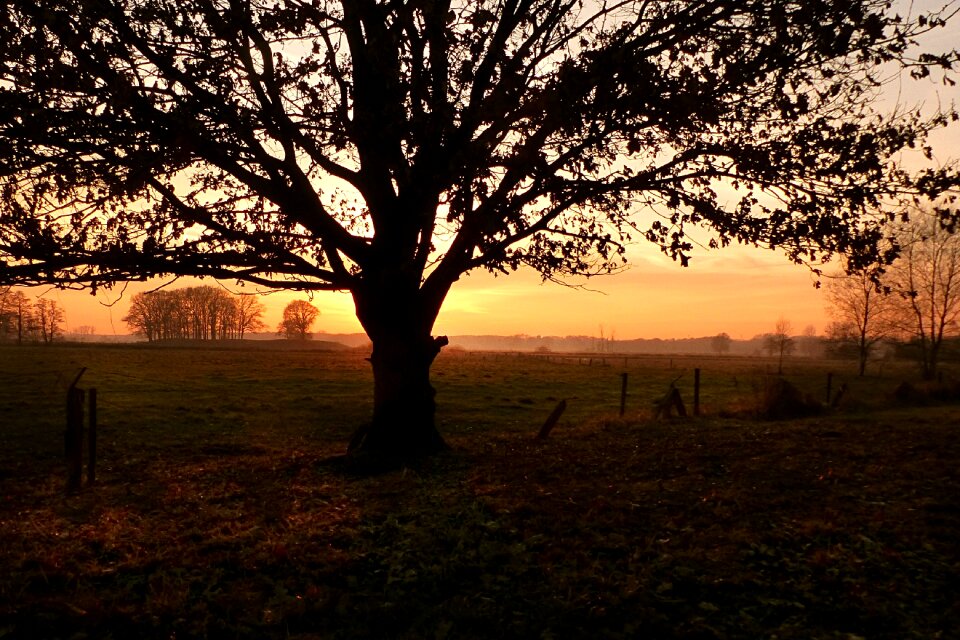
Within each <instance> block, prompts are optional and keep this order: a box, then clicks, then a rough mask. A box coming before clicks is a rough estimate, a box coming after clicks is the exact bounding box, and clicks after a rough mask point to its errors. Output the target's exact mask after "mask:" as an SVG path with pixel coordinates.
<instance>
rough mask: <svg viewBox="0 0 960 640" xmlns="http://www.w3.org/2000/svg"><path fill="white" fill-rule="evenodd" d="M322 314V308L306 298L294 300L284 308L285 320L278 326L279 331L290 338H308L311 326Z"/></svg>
mask: <svg viewBox="0 0 960 640" xmlns="http://www.w3.org/2000/svg"><path fill="white" fill-rule="evenodd" d="M319 315H320V310H319V309H317V308H316V307H315V306H313V305H312V304H310V303H309V302H307V301H305V300H294V301H293V302H291V303H290V304H288V305H287V306H286V307H284V309H283V320H281V321H280V325H279V326H278V327H277V333H279V334H280V335H282V336H285V337H286V338H287V339H288V340H306V339H307V338H309V337H310V327H311V326H313V323H314V321H316V319H317V317H318V316H319Z"/></svg>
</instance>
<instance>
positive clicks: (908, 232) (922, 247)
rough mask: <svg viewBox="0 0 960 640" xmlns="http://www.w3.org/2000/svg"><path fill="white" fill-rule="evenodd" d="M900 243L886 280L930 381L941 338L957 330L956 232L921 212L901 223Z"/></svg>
mask: <svg viewBox="0 0 960 640" xmlns="http://www.w3.org/2000/svg"><path fill="white" fill-rule="evenodd" d="M899 241H900V243H901V245H902V247H903V249H902V252H901V255H900V258H899V259H898V260H897V261H896V262H894V264H893V265H892V266H891V267H890V269H889V272H888V278H887V281H888V282H889V284H890V285H891V287H892V288H893V289H894V291H895V292H896V293H897V294H899V295H900V296H901V298H902V299H903V301H904V303H903V304H902V305H901V310H902V313H901V314H900V315H899V317H900V320H899V321H900V323H901V326H902V327H903V328H904V330H905V331H907V332H909V334H908V335H912V336H913V338H914V340H915V342H916V344H917V347H918V349H919V354H920V368H921V373H922V375H923V377H924V379H927V380H932V379H934V378H935V377H936V375H937V367H938V365H939V360H940V352H941V348H942V346H943V341H944V338H945V337H948V336H949V335H951V334H952V333H955V332H957V329H958V323H957V321H958V318H960V235H956V234H953V233H950V232H949V231H948V230H947V229H944V228H943V226H942V225H941V218H940V217H939V216H938V215H937V212H936V211H927V212H923V211H921V212H915V217H914V219H913V221H912V222H910V223H908V224H906V225H904V226H903V227H902V229H901V231H900V234H899Z"/></svg>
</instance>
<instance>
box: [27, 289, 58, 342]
mask: <svg viewBox="0 0 960 640" xmlns="http://www.w3.org/2000/svg"><path fill="white" fill-rule="evenodd" d="M34 319H35V321H36V326H37V330H38V332H39V336H40V339H41V340H42V341H43V343H44V344H51V343H53V341H54V340H56V339H57V338H59V337H61V336H62V335H63V323H64V320H65V315H64V312H63V308H62V307H61V306H60V304H59V303H58V302H57V301H56V300H50V299H47V298H40V299H39V300H37V303H36V304H35V305H34Z"/></svg>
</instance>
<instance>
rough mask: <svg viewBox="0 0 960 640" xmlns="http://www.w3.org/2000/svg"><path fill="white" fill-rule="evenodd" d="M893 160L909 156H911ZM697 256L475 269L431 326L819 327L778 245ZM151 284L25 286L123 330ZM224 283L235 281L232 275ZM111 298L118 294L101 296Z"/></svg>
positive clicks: (738, 332) (323, 306)
mask: <svg viewBox="0 0 960 640" xmlns="http://www.w3.org/2000/svg"><path fill="white" fill-rule="evenodd" d="M936 4H937V3H934V2H931V1H928V0H924V1H923V2H917V3H913V5H912V6H913V10H914V11H917V10H918V7H919V8H924V9H925V8H930V7H932V6H935V5H936ZM907 6H909V5H908V4H907V3H898V4H897V6H896V8H897V9H898V10H900V11H902V12H903V11H906V7H907ZM958 45H960V17H958V18H954V20H953V23H952V24H951V25H950V27H948V28H947V29H945V30H941V31H938V32H936V33H935V34H933V35H932V36H928V37H927V38H925V40H924V46H925V47H928V48H929V49H930V50H939V51H943V50H949V49H950V48H952V47H957V46H958ZM956 75H957V74H954V76H955V77H956ZM883 97H884V100H883V105H884V107H885V108H893V107H894V106H895V105H898V104H899V105H905V106H915V105H918V104H923V105H925V106H926V107H927V108H929V109H932V108H935V107H936V106H937V105H938V104H942V105H947V106H948V105H949V104H950V103H951V102H954V103H960V86H955V87H950V86H947V85H944V84H943V83H942V82H941V77H940V76H935V77H933V78H930V79H927V80H924V81H921V82H913V81H910V80H901V81H899V82H891V83H890V84H889V85H888V86H886V87H885V91H884V96H883ZM933 142H934V159H935V161H936V162H938V163H946V162H947V161H948V160H949V159H951V158H954V159H955V158H957V157H958V156H960V127H958V126H954V127H953V128H952V130H951V131H949V132H946V133H944V132H941V133H938V134H937V135H936V136H935V137H934V139H933ZM902 160H904V161H905V162H906V163H907V164H911V159H910V158H902ZM694 255H695V257H694V259H693V261H692V262H691V266H690V267H689V268H686V269H684V268H681V267H680V266H679V265H678V264H676V263H673V262H672V261H671V260H669V259H668V258H666V257H665V256H663V255H661V254H660V253H659V252H658V250H657V249H656V248H655V247H653V246H652V245H647V244H638V245H637V246H636V247H632V248H631V256H632V259H631V268H630V269H629V270H628V271H626V272H624V273H621V274H618V275H615V276H608V277H601V278H595V279H593V280H591V281H589V282H588V283H587V285H588V287H589V288H590V289H593V290H594V291H583V290H574V289H569V288H566V287H562V286H558V285H555V284H551V283H547V284H541V283H540V279H539V277H538V276H537V275H536V274H535V273H532V272H518V273H515V274H512V275H510V276H506V277H503V276H501V277H499V278H493V277H492V276H490V275H487V274H486V273H481V272H477V273H475V274H473V275H469V276H465V277H463V278H461V280H460V282H458V283H457V284H456V285H455V287H454V289H453V292H452V293H451V294H450V296H449V297H448V298H447V301H446V304H445V306H444V309H443V311H442V312H441V315H440V318H439V320H438V322H437V326H436V333H437V334H449V335H466V334H499V335H513V334H521V333H525V334H529V335H561V336H562V335H593V336H597V335H599V332H600V326H601V325H603V328H604V332H605V334H606V335H607V336H609V335H610V332H611V331H614V332H615V333H616V338H617V339H629V338H654V337H659V338H684V337H699V336H708V335H715V334H717V333H719V332H721V331H725V332H727V333H729V334H730V335H731V336H732V337H734V338H750V337H752V336H754V335H756V334H759V333H765V332H768V331H771V330H772V329H773V327H774V324H775V323H776V321H777V320H778V319H779V318H780V317H781V316H782V317H784V318H786V319H787V320H789V321H790V322H791V324H792V326H793V329H794V331H795V332H796V333H798V334H799V333H801V332H802V331H803V330H804V328H805V327H807V326H808V325H813V326H814V328H815V329H816V331H817V332H818V333H822V332H823V330H824V327H825V326H826V324H827V322H828V321H829V319H828V315H827V313H826V309H825V307H826V300H825V296H824V295H823V293H822V291H820V290H818V289H815V288H814V287H813V278H812V276H811V275H810V272H809V270H807V269H806V268H804V267H802V266H797V265H794V264H791V263H790V262H788V261H787V259H786V258H784V257H783V256H782V255H779V254H776V253H773V252H771V251H764V250H760V249H752V248H744V247H731V248H728V249H723V250H718V251H713V252H707V251H700V252H699V253H695V254H694ZM205 283H206V284H212V282H211V281H206V282H205ZM157 284H158V283H154V284H152V285H144V284H142V283H137V284H132V285H130V286H129V287H128V289H127V294H126V295H125V296H124V297H123V298H121V299H120V300H119V301H117V298H118V293H119V287H118V288H116V289H114V290H113V291H109V292H101V293H99V294H98V295H97V296H96V297H92V296H90V295H89V293H86V292H75V291H57V290H52V289H48V288H46V289H37V290H35V291H34V293H35V294H38V293H43V294H44V295H46V296H48V297H53V298H54V299H56V300H59V301H60V302H61V304H63V306H64V307H65V308H66V316H67V319H66V325H67V329H68V331H69V330H71V329H75V328H76V327H78V326H81V325H92V326H94V327H95V328H96V331H97V333H100V334H106V335H114V334H116V335H120V334H126V333H128V329H127V327H126V325H125V324H124V323H123V322H122V320H121V318H123V316H124V315H125V314H126V313H127V310H128V306H129V298H130V296H131V295H132V294H133V293H134V292H136V291H138V290H144V289H148V288H152V287H154V286H156V285H157ZM190 284H196V282H194V281H186V280H184V281H181V282H180V283H177V284H174V285H173V286H187V285H190ZM227 288H228V289H229V290H233V291H235V290H236V288H235V287H233V286H232V285H231V286H227ZM249 290H250V289H249V288H248V289H245V291H249ZM600 292H603V293H600ZM305 297H306V296H304V294H302V293H301V294H287V293H281V294H271V295H268V296H266V297H264V298H263V302H264V303H265V304H266V305H267V308H268V312H267V316H266V318H265V320H266V323H267V326H268V328H270V329H273V328H275V327H276V325H277V323H278V322H279V319H280V313H281V310H282V309H283V306H284V305H285V304H286V303H287V302H289V301H290V300H291V299H295V298H305ZM111 302H116V304H114V306H112V307H108V306H104V304H105V303H111ZM313 302H314V304H315V305H316V306H317V307H319V308H320V310H321V316H320V319H319V321H318V322H317V324H316V325H315V330H316V331H321V332H327V333H353V332H359V331H360V330H361V329H360V326H359V324H358V323H357V321H356V318H355V317H354V310H353V303H352V301H351V299H350V297H349V295H347V294H330V293H321V294H317V295H316V296H314V298H313Z"/></svg>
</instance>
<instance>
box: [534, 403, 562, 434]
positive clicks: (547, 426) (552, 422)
mask: <svg viewBox="0 0 960 640" xmlns="http://www.w3.org/2000/svg"><path fill="white" fill-rule="evenodd" d="M566 409H567V401H566V400H561V401H560V402H558V403H557V406H556V408H555V409H554V410H553V413H551V414H550V417H548V418H547V421H546V422H544V423H543V426H542V427H540V433H538V434H537V439H538V440H546V438H547V436H548V435H550V432H551V431H552V430H553V428H554V427H555V426H556V425H557V422H559V421H560V416H561V415H563V412H564V411H566Z"/></svg>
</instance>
